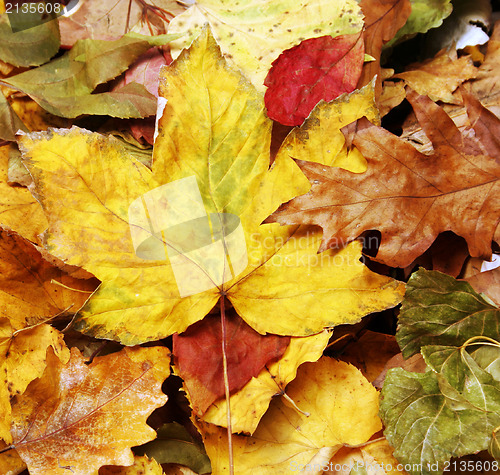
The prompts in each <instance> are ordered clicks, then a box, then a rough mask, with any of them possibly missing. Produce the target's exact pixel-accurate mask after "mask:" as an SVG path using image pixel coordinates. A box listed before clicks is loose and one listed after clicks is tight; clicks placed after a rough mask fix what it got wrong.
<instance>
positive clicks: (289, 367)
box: [202, 330, 330, 434]
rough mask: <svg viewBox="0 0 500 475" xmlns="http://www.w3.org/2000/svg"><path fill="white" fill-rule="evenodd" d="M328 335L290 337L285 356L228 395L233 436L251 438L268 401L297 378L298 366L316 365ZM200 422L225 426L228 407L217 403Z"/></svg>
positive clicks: (325, 332)
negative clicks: (308, 363) (237, 434)
mask: <svg viewBox="0 0 500 475" xmlns="http://www.w3.org/2000/svg"><path fill="white" fill-rule="evenodd" d="M329 338H330V332H328V331H327V330H325V331H323V332H322V333H318V334H317V335H312V336H306V337H292V338H291V339H290V344H289V345H288V348H287V349H286V351H285V354H284V355H283V356H282V357H281V358H280V359H279V360H278V361H274V362H271V363H270V364H268V365H266V367H265V368H263V369H262V371H261V372H260V373H259V375H258V376H257V377H254V378H252V379H251V380H250V381H249V382H248V383H247V384H246V385H245V386H244V387H243V388H241V389H240V390H239V391H238V392H237V393H235V394H233V395H231V398H230V400H231V401H230V404H231V428H232V430H233V432H243V433H247V434H253V433H254V432H255V430H256V429H257V425H258V424H259V421H260V420H261V418H262V416H263V415H264V414H265V412H266V411H267V408H268V407H269V403H270V402H271V399H272V398H273V397H274V396H276V395H281V394H284V393H285V387H286V385H287V384H288V383H289V382H290V381H292V380H293V379H294V378H295V376H296V375H297V369H298V368H299V366H300V365H301V364H303V363H306V362H311V361H317V360H318V359H319V358H320V357H321V356H322V355H323V351H324V350H325V348H326V345H327V344H328V340H329ZM202 419H203V421H205V422H210V423H211V424H215V425H218V426H221V427H226V426H227V404H226V400H225V399H219V400H218V401H216V402H215V403H214V404H212V405H211V406H210V407H209V409H208V411H207V412H206V413H205V414H204V415H203V417H202Z"/></svg>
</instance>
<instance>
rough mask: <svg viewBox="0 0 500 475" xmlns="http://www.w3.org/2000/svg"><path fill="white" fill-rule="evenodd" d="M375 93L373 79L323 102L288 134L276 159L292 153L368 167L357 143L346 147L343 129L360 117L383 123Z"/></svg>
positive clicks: (334, 163)
mask: <svg viewBox="0 0 500 475" xmlns="http://www.w3.org/2000/svg"><path fill="white" fill-rule="evenodd" d="M374 93H375V91H374V84H373V83H370V84H368V85H366V86H365V87H363V88H361V89H358V90H356V91H353V92H351V93H350V94H343V95H341V96H340V97H338V98H337V99H335V100H333V101H332V102H329V103H326V102H320V103H319V104H318V105H317V106H316V107H315V108H314V109H313V111H312V112H311V114H310V116H309V117H308V118H307V119H306V120H305V122H304V123H303V124H302V126H301V127H296V128H294V129H293V130H292V131H291V132H290V133H289V134H288V135H287V137H286V138H285V140H284V141H283V143H282V145H281V147H280V149H279V151H278V155H277V158H276V160H279V159H280V158H281V157H287V158H288V157H292V158H294V159H296V160H307V161H310V162H315V163H320V164H322V165H329V166H336V167H341V168H344V169H346V170H350V171H352V172H355V173H362V172H364V171H366V160H365V159H364V158H363V157H362V156H361V154H360V153H359V152H358V151H357V150H356V149H355V147H353V148H351V149H350V150H348V149H347V146H346V143H345V138H344V135H343V134H342V132H341V131H340V130H341V129H342V127H345V126H347V125H349V124H350V123H351V122H355V121H356V120H358V119H360V118H361V117H367V118H368V119H369V120H371V121H373V122H374V123H380V119H379V115H378V110H377V106H376V105H375V97H374ZM306 190H307V188H306Z"/></svg>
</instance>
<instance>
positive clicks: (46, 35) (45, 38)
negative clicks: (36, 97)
mask: <svg viewBox="0 0 500 475" xmlns="http://www.w3.org/2000/svg"><path fill="white" fill-rule="evenodd" d="M59 45H60V38H59V25H58V23H57V21H49V22H47V23H42V24H41V25H38V26H35V27H33V28H29V29H27V30H22V31H18V32H16V33H14V32H13V31H12V28H11V27H10V23H9V18H8V15H7V14H6V13H4V14H2V15H0V60H2V61H5V62H6V63H9V64H12V65H13V66H17V67H28V66H39V65H40V64H43V63H46V62H47V61H49V60H50V58H52V56H54V55H55V54H56V53H57V52H58V51H59Z"/></svg>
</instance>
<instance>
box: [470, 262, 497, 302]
mask: <svg viewBox="0 0 500 475" xmlns="http://www.w3.org/2000/svg"><path fill="white" fill-rule="evenodd" d="M465 280H467V282H469V284H470V285H472V287H473V289H474V290H475V291H476V292H479V293H481V294H486V295H487V296H488V297H489V298H490V299H491V300H493V301H494V302H495V303H496V304H497V305H498V306H500V267H496V268H495V269H492V270H490V271H487V272H480V273H479V274H475V275H472V276H470V277H468V278H467V279H465Z"/></svg>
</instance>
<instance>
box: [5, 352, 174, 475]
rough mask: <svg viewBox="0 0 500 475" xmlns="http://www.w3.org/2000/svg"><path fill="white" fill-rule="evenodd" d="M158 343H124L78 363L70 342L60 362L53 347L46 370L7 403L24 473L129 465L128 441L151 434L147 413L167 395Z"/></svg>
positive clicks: (85, 472) (84, 473)
mask: <svg viewBox="0 0 500 475" xmlns="http://www.w3.org/2000/svg"><path fill="white" fill-rule="evenodd" d="M169 362H170V358H169V351H168V349H167V348H164V347H159V346H158V347H149V348H139V347H136V348H124V349H123V350H122V351H120V352H117V353H112V354H110V355H106V356H102V357H98V358H95V359H94V361H93V362H92V363H91V364H90V365H86V364H85V360H84V358H83V356H82V355H81V353H80V352H79V351H78V350H77V349H76V348H72V350H71V358H70V360H69V362H68V363H67V364H63V363H61V361H60V360H59V358H57V357H56V356H55V355H54V353H53V351H52V349H51V348H50V349H49V350H48V352H47V368H46V369H45V372H44V373H43V375H42V377H41V378H39V379H36V380H35V381H33V382H32V383H31V384H30V385H29V386H28V388H27V389H26V392H25V393H24V394H22V395H21V396H19V397H18V398H17V400H16V401H15V403H14V404H13V407H12V418H13V424H12V429H11V433H12V436H13V439H14V442H13V446H14V447H15V449H16V450H17V453H18V454H19V456H20V457H21V458H22V459H23V461H24V462H25V463H26V465H27V466H28V469H29V472H30V474H31V475H46V474H48V473H50V474H52V475H59V474H61V475H65V474H67V473H72V474H73V475H89V474H91V473H96V472H97V470H98V469H99V467H101V466H103V465H124V466H127V465H132V464H133V463H134V457H133V454H132V451H131V450H130V447H132V446H135V445H141V444H144V443H146V442H148V441H150V440H152V439H154V438H155V436H156V433H155V431H154V430H153V429H151V428H150V427H149V426H147V425H146V418H147V417H148V416H149V415H150V414H151V412H152V411H153V410H154V409H156V408H157V407H160V406H163V405H164V404H165V402H166V400H167V396H165V395H164V394H163V393H162V392H161V385H162V383H163V381H164V380H165V379H166V378H167V376H168V375H169V373H170V366H169Z"/></svg>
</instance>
